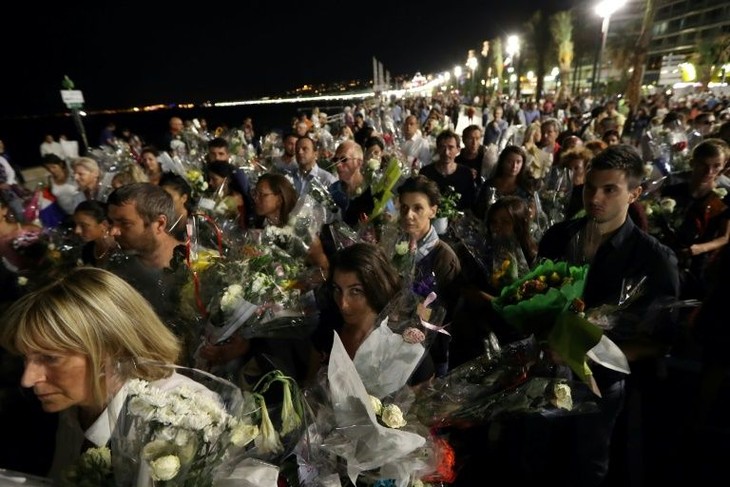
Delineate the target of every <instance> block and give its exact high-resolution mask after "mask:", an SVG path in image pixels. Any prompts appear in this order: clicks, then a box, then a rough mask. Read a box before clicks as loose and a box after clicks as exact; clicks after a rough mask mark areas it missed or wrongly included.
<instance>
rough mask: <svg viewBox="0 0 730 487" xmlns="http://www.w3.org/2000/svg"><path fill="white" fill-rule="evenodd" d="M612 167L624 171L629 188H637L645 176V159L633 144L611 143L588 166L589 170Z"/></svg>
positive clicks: (603, 169)
mask: <svg viewBox="0 0 730 487" xmlns="http://www.w3.org/2000/svg"><path fill="white" fill-rule="evenodd" d="M611 169H618V170H619V171H623V172H624V174H625V175H626V180H627V181H628V185H629V189H634V188H636V187H637V186H638V185H640V184H641V181H642V179H643V178H644V161H643V159H642V158H641V154H639V151H638V150H636V148H635V147H634V146H632V145H628V144H616V145H610V146H608V147H606V148H605V149H604V150H602V151H601V152H599V153H598V154H597V155H596V156H595V157H594V158H593V159H592V160H591V162H590V164H589V166H588V170H589V171H608V170H611Z"/></svg>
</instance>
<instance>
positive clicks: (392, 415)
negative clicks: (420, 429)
mask: <svg viewBox="0 0 730 487" xmlns="http://www.w3.org/2000/svg"><path fill="white" fill-rule="evenodd" d="M380 419H381V420H382V421H383V423H384V424H385V426H387V427H388V428H402V427H403V426H405V425H406V420H405V418H403V411H401V410H400V408H399V407H398V406H397V405H395V404H388V405H387V406H385V407H384V408H383V414H382V415H381V416H380Z"/></svg>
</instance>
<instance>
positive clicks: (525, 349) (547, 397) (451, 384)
mask: <svg viewBox="0 0 730 487" xmlns="http://www.w3.org/2000/svg"><path fill="white" fill-rule="evenodd" d="M486 349H487V350H486V352H485V353H484V354H483V355H481V356H479V357H477V358H475V359H473V360H471V361H469V362H466V363H464V364H461V365H459V366H458V367H456V368H454V369H452V370H451V371H450V372H449V373H448V374H447V375H446V376H445V377H442V378H438V379H436V380H435V381H433V382H432V383H431V384H430V385H428V386H427V387H425V388H423V389H421V390H419V392H418V394H417V397H416V402H415V404H416V407H415V409H416V411H415V413H416V415H417V416H418V418H419V419H420V420H421V421H422V422H423V423H424V424H426V425H428V426H430V427H436V428H440V427H456V428H468V427H471V426H475V425H479V424H484V423H487V422H490V421H494V420H497V419H501V418H503V417H504V416H507V415H515V414H541V415H545V416H552V415H565V414H582V413H588V412H593V411H596V408H595V406H596V404H595V396H594V395H593V392H592V391H591V389H590V388H589V386H588V385H586V384H585V383H583V382H579V381H570V380H567V379H563V378H555V377H543V376H541V372H540V370H539V369H540V367H541V360H542V358H541V355H540V346H539V344H538V343H537V341H536V340H535V339H534V337H529V338H526V339H523V340H518V341H515V342H511V343H509V344H507V345H505V346H504V347H500V345H499V343H498V341H497V339H496V337H494V335H491V336H490V338H489V339H488V340H487V347H486Z"/></svg>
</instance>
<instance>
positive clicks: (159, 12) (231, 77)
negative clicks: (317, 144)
mask: <svg viewBox="0 0 730 487" xmlns="http://www.w3.org/2000/svg"><path fill="white" fill-rule="evenodd" d="M582 1H587V0H511V1H487V0H480V1H474V0H459V1H456V2H449V1H443V0H441V1H438V2H435V1H431V0H429V1H419V2H413V1H398V0H395V1H392V0H391V1H377V0H371V1H364V2H353V3H351V4H349V5H347V6H346V4H345V2H341V1H337V2H333V1H319V2H307V3H299V2H298V3H297V4H298V6H296V7H290V6H286V4H285V3H284V2H274V1H270V0H269V1H258V0H253V1H252V0H246V1H240V2H236V3H235V4H231V5H225V3H227V2H198V1H196V0H193V1H192V2H180V3H175V4H172V6H171V7H170V8H169V9H166V10H165V9H163V8H162V7H161V6H158V5H157V2H152V1H147V2H144V3H142V2H136V1H132V2H124V3H121V2H117V3H115V2H97V3H95V4H92V5H89V6H84V7H76V6H73V5H72V3H71V2H53V3H51V4H50V5H48V6H40V4H37V3H35V2H18V3H16V4H14V5H13V8H12V9H9V10H12V11H13V13H9V12H6V14H5V15H4V18H3V28H2V29H0V39H1V40H2V44H3V46H4V49H3V59H2V67H3V70H2V71H3V74H2V87H3V89H2V90H0V93H1V94H0V117H3V118H8V117H15V116H20V115H42V114H49V113H57V112H61V111H64V110H65V107H64V105H63V103H62V101H61V97H60V93H59V90H60V89H61V81H62V79H63V76H64V75H68V76H69V77H70V78H71V79H72V80H73V81H74V82H75V83H76V89H80V90H82V91H83V93H84V97H85V102H86V105H85V108H87V109H89V110H100V109H117V108H127V107H131V106H141V105H149V104H158V103H177V102H180V103H184V102H191V103H201V102H204V101H213V102H217V101H227V100H241V99H248V98H253V97H261V96H276V95H278V94H281V93H282V92H284V91H287V90H291V89H293V88H296V87H299V86H302V85H303V84H305V83H308V84H318V83H331V82H337V81H344V80H348V79H366V80H369V79H372V57H373V56H375V57H377V58H378V59H379V60H380V61H381V62H382V63H383V65H384V67H385V69H386V70H388V71H389V72H390V73H391V75H404V74H411V75H412V74H413V73H415V72H416V71H421V72H423V73H433V72H441V71H444V70H450V69H451V68H453V67H454V66H455V65H456V64H463V63H464V62H465V61H466V54H467V51H468V50H469V49H476V50H477V51H479V50H480V49H481V45H482V41H484V40H487V39H490V38H493V37H495V36H497V35H501V34H504V35H507V34H510V33H514V32H516V31H518V30H519V29H520V27H521V26H522V24H523V23H524V22H525V21H526V20H527V19H528V18H529V17H530V15H531V14H532V13H533V12H534V11H535V10H536V9H538V8H539V7H540V6H543V7H545V8H546V9H548V10H549V11H556V10H560V9H564V8H567V7H569V6H570V5H574V4H576V3H578V2H582ZM189 3H192V8H191V7H189V6H187V4H189ZM183 5H185V7H184V6H183Z"/></svg>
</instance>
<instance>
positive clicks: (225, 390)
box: [71, 363, 303, 487]
mask: <svg viewBox="0 0 730 487" xmlns="http://www.w3.org/2000/svg"><path fill="white" fill-rule="evenodd" d="M123 366H129V364H126V365H123ZM132 366H134V367H138V366H142V367H148V368H149V367H154V368H156V369H158V370H160V371H163V372H166V373H167V374H168V375H167V377H168V379H175V377H176V376H177V377H182V380H181V379H179V378H178V379H176V383H175V385H174V386H169V385H168V386H165V385H160V386H158V385H157V384H158V383H157V382H148V381H145V380H140V379H131V380H129V381H127V382H126V383H125V384H124V385H123V386H122V389H121V390H120V391H119V392H118V393H116V394H115V396H114V398H113V399H112V400H111V401H110V403H109V405H108V408H107V412H108V414H109V418H110V421H111V422H112V423H111V424H112V428H113V431H112V437H111V442H110V449H111V451H112V454H111V462H110V463H111V470H112V472H113V478H114V481H115V482H116V485H137V486H148V485H149V486H151V485H166V486H191V487H192V486H196V487H197V486H212V485H226V483H225V482H228V483H229V484H230V483H231V482H232V481H233V480H236V479H243V478H247V477H249V478H250V477H252V476H256V475H263V476H264V477H271V475H264V474H265V473H267V472H271V471H272V470H273V471H277V470H278V469H277V467H276V465H277V464H278V462H279V461H280V460H281V459H282V456H283V455H288V454H289V453H290V452H291V449H292V448H293V445H294V443H295V441H296V440H298V438H299V436H300V435H301V432H302V428H303V421H302V414H303V407H302V402H301V395H300V392H299V389H298V388H297V387H296V384H295V383H294V381H293V380H292V379H290V378H288V377H286V376H284V375H283V374H281V372H279V371H278V370H276V371H272V372H270V373H269V374H267V375H266V376H264V377H263V378H262V382H261V383H259V384H257V388H256V389H255V390H254V392H253V393H250V392H245V393H242V392H241V390H240V389H239V388H238V387H237V386H235V385H234V384H232V383H230V382H228V381H226V380H224V379H221V378H219V377H216V376H213V375H211V374H208V373H206V372H204V371H201V370H197V369H190V368H185V367H178V366H174V365H164V364H152V363H144V364H134V365H132ZM173 374H174V375H173ZM160 384H164V381H163V382H160ZM275 384H276V385H281V387H282V388H283V397H284V399H283V401H282V403H281V405H280V406H279V405H277V406H276V407H275V408H271V406H270V405H268V404H267V400H266V399H265V398H264V394H266V393H267V392H268V390H269V388H271V387H272V386H273V385H275ZM83 460H84V457H83V456H82V461H83ZM251 460H257V461H256V462H252V461H251ZM81 465H83V463H81ZM74 471H76V472H77V476H78V465H77V466H76V467H75V468H72V469H71V472H74ZM234 483H235V482H234ZM269 485H271V486H272V487H273V485H276V484H275V483H272V484H269Z"/></svg>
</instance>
